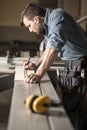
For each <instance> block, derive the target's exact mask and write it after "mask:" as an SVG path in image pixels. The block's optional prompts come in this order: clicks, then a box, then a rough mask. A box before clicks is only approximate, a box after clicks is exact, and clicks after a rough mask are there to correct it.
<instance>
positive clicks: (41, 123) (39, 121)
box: [7, 66, 74, 130]
mask: <svg viewBox="0 0 87 130" xmlns="http://www.w3.org/2000/svg"><path fill="white" fill-rule="evenodd" d="M23 76H24V71H23V66H16V69H15V79H14V89H13V96H12V101H11V109H10V114H9V121H8V126H7V130H74V129H73V127H72V124H71V122H70V120H69V118H68V116H67V114H66V112H65V110H64V108H63V106H60V107H50V108H49V110H48V111H47V112H45V113H44V114H36V113H34V112H31V111H29V110H27V109H26V107H25V104H24V101H25V100H26V98H27V97H28V96H29V95H31V94H34V95H47V96H49V97H50V98H51V99H52V100H57V101H60V99H59V97H58V95H57V93H56V91H55V89H54V86H53V84H52V82H51V80H50V78H49V76H48V74H47V73H45V75H44V76H43V78H42V79H41V81H40V83H33V84H32V83H25V82H24V81H23V78H24V77H23Z"/></svg>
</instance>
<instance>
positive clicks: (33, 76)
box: [25, 73, 41, 83]
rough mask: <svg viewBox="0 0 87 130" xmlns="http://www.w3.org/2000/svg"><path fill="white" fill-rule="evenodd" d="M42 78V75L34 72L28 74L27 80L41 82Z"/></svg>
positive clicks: (28, 81)
mask: <svg viewBox="0 0 87 130" xmlns="http://www.w3.org/2000/svg"><path fill="white" fill-rule="evenodd" d="M40 80H41V76H40V75H37V74H36V73H34V74H30V75H28V76H27V77H26V79H25V82H27V83H36V82H39V81H40Z"/></svg>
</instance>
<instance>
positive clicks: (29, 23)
mask: <svg viewBox="0 0 87 130" xmlns="http://www.w3.org/2000/svg"><path fill="white" fill-rule="evenodd" d="M21 24H22V25H24V26H25V27H27V28H28V29H29V31H30V32H34V33H36V34H43V35H44V37H45V44H46V45H45V46H46V48H45V51H44V53H43V55H42V56H41V58H40V59H39V61H38V62H37V63H36V64H32V63H30V62H29V64H28V66H26V68H27V67H28V68H29V69H33V67H34V68H37V71H36V73H35V74H31V75H29V76H28V78H27V79H26V81H27V82H31V83H33V82H37V81H39V80H40V79H41V78H42V76H43V75H44V73H45V72H46V71H47V69H48V68H49V66H50V65H52V63H53V62H54V60H55V59H56V58H57V56H60V58H61V59H62V60H76V59H80V58H82V57H84V56H86V55H87V37H86V35H85V33H84V31H83V30H82V28H81V27H80V26H79V25H78V24H77V23H76V22H75V21H74V20H73V18H72V17H71V16H70V15H69V14H67V13H66V12H65V11H64V10H62V9H60V8H59V9H54V10H50V9H46V10H43V9H42V8H41V7H39V6H38V5H37V4H35V3H33V4H30V5H28V6H27V7H26V8H25V9H24V10H23V12H22V14H21Z"/></svg>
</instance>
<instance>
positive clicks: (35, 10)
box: [20, 3, 45, 34]
mask: <svg viewBox="0 0 87 130" xmlns="http://www.w3.org/2000/svg"><path fill="white" fill-rule="evenodd" d="M44 16H45V10H43V8H41V7H40V6H39V5H37V4H36V3H31V4H29V5H28V6H26V7H25V9H24V10H23V11H22V13H21V21H20V22H21V25H22V26H26V27H28V29H29V31H30V32H34V33H37V34H41V33H43V23H44Z"/></svg>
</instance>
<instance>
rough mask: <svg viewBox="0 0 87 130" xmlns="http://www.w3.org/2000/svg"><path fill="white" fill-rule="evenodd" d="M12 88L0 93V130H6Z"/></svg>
mask: <svg viewBox="0 0 87 130" xmlns="http://www.w3.org/2000/svg"><path fill="white" fill-rule="evenodd" d="M12 90H13V89H12V88H11V89H8V90H6V91H3V92H0V130H6V128H7V123H8V116H9V110H10V104H11V97H12Z"/></svg>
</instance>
